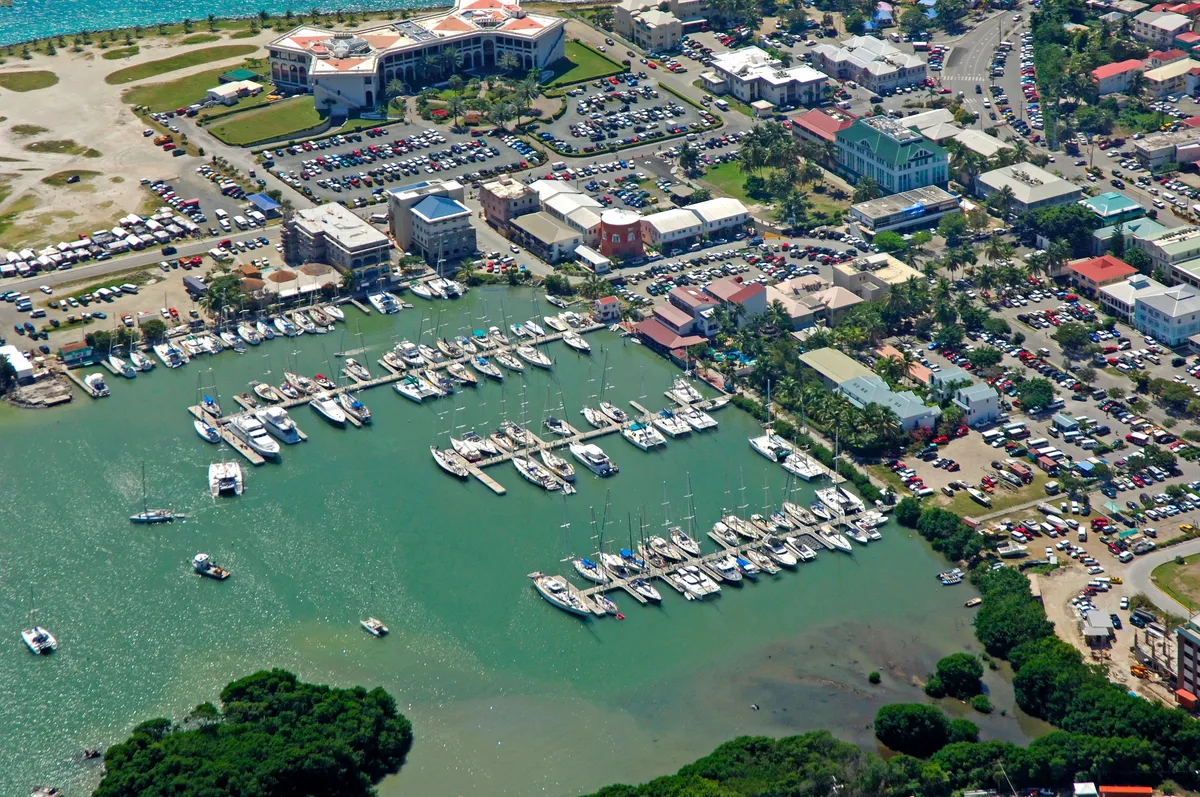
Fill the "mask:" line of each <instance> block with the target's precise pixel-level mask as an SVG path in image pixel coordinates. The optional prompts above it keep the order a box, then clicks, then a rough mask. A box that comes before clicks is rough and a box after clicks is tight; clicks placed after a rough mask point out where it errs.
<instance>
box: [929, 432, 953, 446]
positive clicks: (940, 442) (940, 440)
mask: <svg viewBox="0 0 1200 797" xmlns="http://www.w3.org/2000/svg"><path fill="white" fill-rule="evenodd" d="M949 442H950V438H949V437H946V435H944V434H941V435H938V436H937V437H935V438H933V444H934V445H935V446H944V445H946V443H949Z"/></svg>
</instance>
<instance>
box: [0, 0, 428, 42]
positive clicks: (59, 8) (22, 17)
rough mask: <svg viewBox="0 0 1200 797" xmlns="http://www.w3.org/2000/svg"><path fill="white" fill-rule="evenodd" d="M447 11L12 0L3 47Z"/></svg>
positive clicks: (3, 13)
mask: <svg viewBox="0 0 1200 797" xmlns="http://www.w3.org/2000/svg"><path fill="white" fill-rule="evenodd" d="M436 5H446V3H445V2H439V1H438V0H426V1H424V2H422V0H394V2H392V3H389V4H387V5H386V6H385V5H381V4H380V3H378V2H355V0H346V2H342V1H341V0H339V1H338V2H330V0H305V2H259V3H244V2H235V1H234V0H196V2H191V3H188V4H187V7H186V8H183V7H180V6H173V5H169V4H164V3H159V2H154V1H153V0H123V2H120V3H97V2H94V0H12V6H11V7H0V44H13V43H15V42H22V41H29V40H30V39H41V38H45V37H46V36H57V35H59V34H63V35H68V36H69V35H70V34H72V33H78V32H79V31H81V30H112V29H114V28H131V27H133V26H135V25H142V26H147V25H157V24H159V23H160V22H165V23H171V22H180V21H181V20H182V19H183V18H184V17H188V18H190V19H192V20H194V21H198V20H204V19H207V18H208V15H209V14H213V15H215V16H217V17H248V16H254V15H257V14H258V12H259V10H261V9H266V10H267V11H269V12H270V13H272V14H283V13H286V12H287V11H289V10H290V11H294V12H296V13H298V14H299V13H303V14H307V13H308V12H309V11H310V10H311V9H313V8H317V9H320V10H321V11H338V10H341V11H362V10H370V9H379V8H384V7H395V8H397V9H400V8H427V7H430V6H436Z"/></svg>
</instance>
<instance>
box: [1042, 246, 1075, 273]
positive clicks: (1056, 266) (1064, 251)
mask: <svg viewBox="0 0 1200 797" xmlns="http://www.w3.org/2000/svg"><path fill="white" fill-rule="evenodd" d="M1071 254H1072V252H1071V245H1070V244H1069V243H1067V242H1066V241H1062V240H1057V239H1056V240H1053V241H1051V242H1050V245H1049V246H1048V247H1046V266H1047V269H1048V270H1049V272H1050V274H1052V275H1053V274H1057V273H1059V272H1060V271H1061V270H1062V267H1063V266H1065V265H1066V264H1067V261H1068V260H1070V259H1071Z"/></svg>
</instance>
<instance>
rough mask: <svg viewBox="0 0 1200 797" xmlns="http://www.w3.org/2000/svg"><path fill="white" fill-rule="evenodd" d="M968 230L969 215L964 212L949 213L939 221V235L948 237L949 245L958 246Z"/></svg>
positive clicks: (947, 243)
mask: <svg viewBox="0 0 1200 797" xmlns="http://www.w3.org/2000/svg"><path fill="white" fill-rule="evenodd" d="M966 232H967V217H966V216H964V215H963V214H962V213H947V214H946V215H945V216H942V218H941V220H940V221H938V235H940V236H942V237H943V238H945V239H946V245H947V246H951V247H953V246H958V243H959V241H960V240H962V237H963V236H964V235H965V234H966Z"/></svg>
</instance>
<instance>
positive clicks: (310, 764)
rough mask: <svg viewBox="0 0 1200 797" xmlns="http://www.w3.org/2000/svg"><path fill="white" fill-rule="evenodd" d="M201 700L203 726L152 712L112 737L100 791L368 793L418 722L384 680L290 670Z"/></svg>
mask: <svg viewBox="0 0 1200 797" xmlns="http://www.w3.org/2000/svg"><path fill="white" fill-rule="evenodd" d="M197 710H198V711H199V714H197V715H196V718H197V719H199V720H201V723H200V726H199V727H193V728H187V729H185V728H182V727H176V726H174V725H173V724H172V723H171V721H170V720H167V719H155V720H149V721H147V722H143V723H141V724H140V725H137V726H136V727H134V729H133V731H132V732H131V734H130V737H129V738H128V739H127V740H126V741H124V742H122V743H120V744H116V745H113V746H112V747H110V748H109V749H108V750H107V751H106V752H105V754H104V778H103V780H101V781H100V785H99V786H97V787H96V790H95V791H94V792H93V794H94V795H95V797H132V796H133V795H150V794H165V793H167V791H169V792H170V793H171V794H173V795H178V797H201V795H212V794H246V795H250V794H255V795H261V797H285V795H296V794H305V795H313V797H334V795H354V796H355V797H366V795H369V794H372V793H373V789H372V788H371V787H372V785H373V784H375V783H377V782H378V781H380V780H381V779H382V778H383V777H384V776H385V775H388V774H392V773H395V772H397V771H399V769H400V765H401V764H402V763H403V761H404V757H405V755H407V753H408V750H409V748H410V747H411V746H412V726H411V724H410V723H409V721H408V720H407V719H405V717H404V716H403V715H401V714H399V713H398V712H397V711H396V701H395V700H394V699H393V698H392V697H391V695H389V694H388V693H387V692H385V691H384V690H383V689H382V688H379V687H376V688H375V689H372V690H371V691H369V692H368V691H367V690H365V689H363V688H362V687H356V688H353V689H340V688H331V687H328V686H318V685H315V684H308V683H303V682H301V681H300V680H299V679H297V678H296V676H294V675H292V674H291V673H289V672H285V671H284V670H271V671H270V672H267V671H265V670H264V671H262V672H258V673H255V674H254V675H251V676H248V677H246V678H243V679H241V680H238V681H234V682H233V683H230V684H229V685H227V686H226V687H225V688H224V689H223V690H222V691H221V712H220V713H219V715H218V716H214V712H212V711H209V710H207V709H203V708H202V707H198V709H197ZM193 714H196V711H194V712H193ZM166 784H170V787H169V789H167V787H166ZM164 789H167V791H164Z"/></svg>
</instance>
